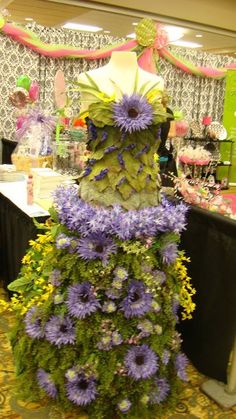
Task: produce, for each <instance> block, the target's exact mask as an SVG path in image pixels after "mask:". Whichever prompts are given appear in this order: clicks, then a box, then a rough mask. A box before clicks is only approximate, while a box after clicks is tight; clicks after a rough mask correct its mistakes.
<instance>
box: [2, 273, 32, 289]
mask: <svg viewBox="0 0 236 419" xmlns="http://www.w3.org/2000/svg"><path fill="white" fill-rule="evenodd" d="M30 284H32V285H33V277H30V278H25V277H22V278H19V279H16V280H15V281H13V282H11V283H10V284H9V285H8V286H7V288H8V289H9V290H10V291H13V292H14V291H15V292H19V291H24V290H25V289H27V288H28V286H29V285H30Z"/></svg>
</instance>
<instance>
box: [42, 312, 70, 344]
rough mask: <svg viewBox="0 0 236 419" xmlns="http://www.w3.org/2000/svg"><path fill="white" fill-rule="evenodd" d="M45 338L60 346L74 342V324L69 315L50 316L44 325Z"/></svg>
mask: <svg viewBox="0 0 236 419" xmlns="http://www.w3.org/2000/svg"><path fill="white" fill-rule="evenodd" d="M45 337H46V339H47V340H48V341H49V342H51V343H53V344H55V345H56V346H58V347H60V346H61V345H67V344H70V343H71V344H73V343H74V342H75V338H76V336H75V326H74V322H73V321H72V320H71V319H70V317H69V316H65V317H62V316H52V317H51V318H50V319H49V321H48V322H47V323H46V326H45Z"/></svg>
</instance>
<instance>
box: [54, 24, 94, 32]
mask: <svg viewBox="0 0 236 419" xmlns="http://www.w3.org/2000/svg"><path fill="white" fill-rule="evenodd" d="M62 28H65V29H74V30H77V31H85V32H99V31H101V30H102V28H99V27H98V26H92V25H81V24H80V23H75V22H67V23H65V24H64V25H62Z"/></svg>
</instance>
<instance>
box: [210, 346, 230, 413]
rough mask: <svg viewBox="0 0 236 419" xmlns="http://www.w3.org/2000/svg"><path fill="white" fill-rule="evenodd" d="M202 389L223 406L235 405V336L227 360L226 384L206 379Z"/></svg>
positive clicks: (228, 407)
mask: <svg viewBox="0 0 236 419" xmlns="http://www.w3.org/2000/svg"><path fill="white" fill-rule="evenodd" d="M202 390H203V391H204V393H206V394H207V395H208V396H209V397H211V398H212V399H213V400H214V401H215V402H217V403H218V404H219V405H220V406H221V407H223V408H226V409H230V408H231V407H233V406H235V405H236V338H235V341H234V347H233V350H232V353H231V357H230V361H229V373H228V380H227V384H226V385H225V384H224V383H221V382H220V381H216V380H208V381H206V382H205V383H203V385H202Z"/></svg>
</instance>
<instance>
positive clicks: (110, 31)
mask: <svg viewBox="0 0 236 419" xmlns="http://www.w3.org/2000/svg"><path fill="white" fill-rule="evenodd" d="M103 33H111V31H103Z"/></svg>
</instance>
